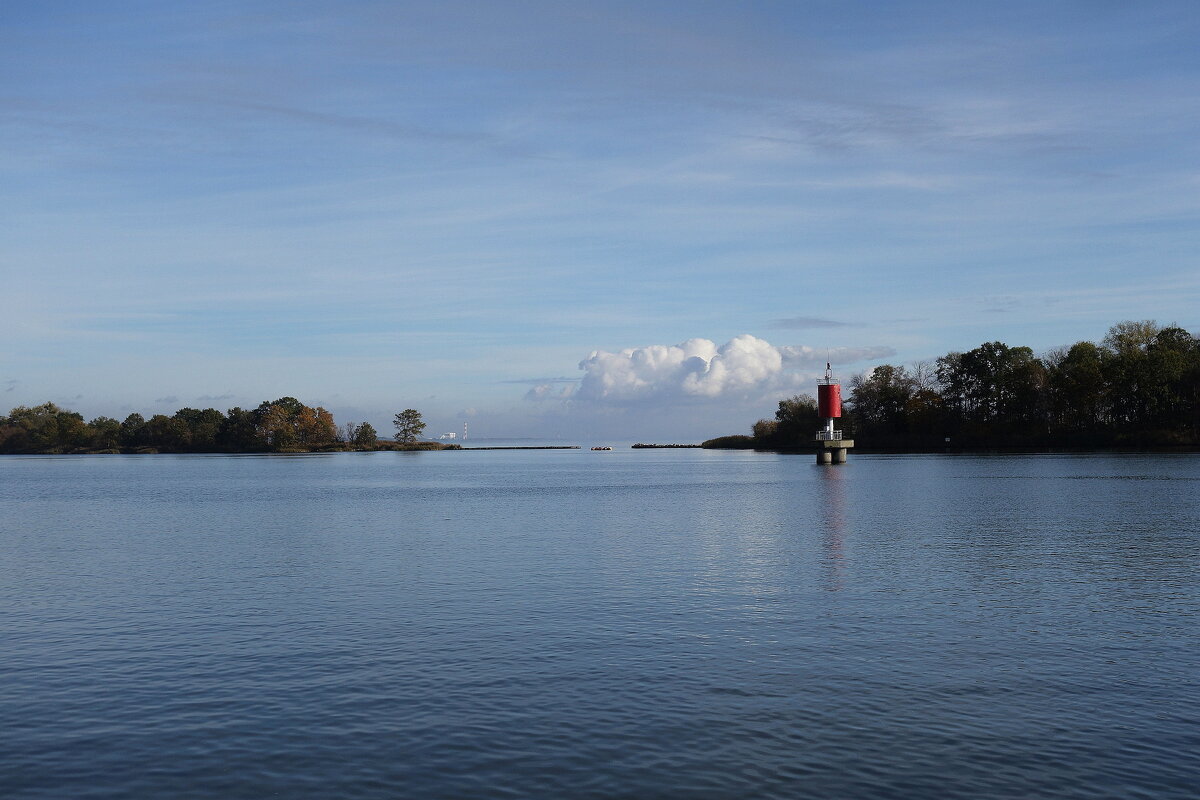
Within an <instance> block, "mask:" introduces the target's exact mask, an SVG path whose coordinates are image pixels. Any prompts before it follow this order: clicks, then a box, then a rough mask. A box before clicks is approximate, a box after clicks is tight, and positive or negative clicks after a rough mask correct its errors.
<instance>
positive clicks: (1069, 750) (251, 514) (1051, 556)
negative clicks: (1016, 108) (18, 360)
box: [0, 449, 1200, 798]
mask: <svg viewBox="0 0 1200 800" xmlns="http://www.w3.org/2000/svg"><path fill="white" fill-rule="evenodd" d="M0 509H2V511H0V554H2V561H0V654H2V655H0V795H4V796H6V797H21V798H24V797H29V798H32V797H38V798H42V797H45V798H62V797H78V798H87V797H96V798H99V797H104V798H115V797H189V798H190V797H194V798H257V797H273V796H274V797H287V798H307V797H312V798H317V797H366V798H374V797H379V798H390V797H413V798H461V797H580V798H591V797H596V798H601V797H605V798H607V797H628V798H654V797H680V798H725V797H730V798H733V797H779V798H785V797H786V798H795V797H870V798H929V797H939V798H993V797H994V798H1018V797H1020V798H1024V797H1069V798H1093V797H1097V798H1098V797H1111V798H1134V797H1147V798H1185V797H1186V798H1192V797H1195V796H1196V788H1195V787H1196V786H1198V785H1200V755H1198V754H1200V726H1198V723H1200V689H1198V687H1197V675H1198V674H1200V670H1198V668H1197V667H1198V665H1197V657H1196V653H1197V652H1200V626H1198V624H1197V623H1198V619H1197V610H1198V608H1200V602H1198V601H1200V458H1198V457H1196V456H1126V455H1120V456H1118V455H1102V456H1033V457H968V456H956V457H949V456H940V457H939V456H920V457H886V456H854V455H852V456H851V463H850V464H848V465H846V466H845V467H832V468H831V467H825V468H820V467H816V466H814V465H813V464H812V463H811V458H810V457H802V456H779V455H772V454H756V453H744V452H712V451H697V450H643V451H629V450H615V451H613V452H609V453H593V452H591V451H588V450H586V449H585V450H581V451H532V452H519V451H518V452H504V451H493V452H458V453H455V452H443V453H375V454H338V455H328V456H298V457H282V456H271V457H248V456H233V457H225V456H97V457H80V456H76V457H5V458H0Z"/></svg>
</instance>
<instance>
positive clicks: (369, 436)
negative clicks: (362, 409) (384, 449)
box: [352, 422, 379, 447]
mask: <svg viewBox="0 0 1200 800" xmlns="http://www.w3.org/2000/svg"><path fill="white" fill-rule="evenodd" d="M352 441H353V443H354V444H355V445H356V446H357V447H373V446H374V445H375V444H376V443H377V442H378V441H379V434H378V433H376V432H375V426H373V425H372V424H371V423H369V422H364V423H363V424H361V425H359V426H358V427H356V428H355V429H354V438H353V440H352Z"/></svg>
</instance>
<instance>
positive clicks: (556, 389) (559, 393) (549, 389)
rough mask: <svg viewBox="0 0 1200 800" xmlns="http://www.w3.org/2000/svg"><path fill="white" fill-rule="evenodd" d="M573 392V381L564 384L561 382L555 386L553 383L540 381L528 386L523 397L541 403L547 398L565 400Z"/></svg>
mask: <svg viewBox="0 0 1200 800" xmlns="http://www.w3.org/2000/svg"><path fill="white" fill-rule="evenodd" d="M574 393H575V384H574V382H572V383H569V384H567V385H565V386H562V385H561V384H560V385H559V386H556V385H555V384H553V383H540V384H538V385H537V386H531V387H530V389H529V391H528V392H526V393H525V399H526V400H528V401H529V402H531V403H543V402H546V401H547V400H567V399H569V398H570V397H571V395H573V394H574Z"/></svg>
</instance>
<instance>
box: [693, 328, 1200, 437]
mask: <svg viewBox="0 0 1200 800" xmlns="http://www.w3.org/2000/svg"><path fill="white" fill-rule="evenodd" d="M849 389H850V391H849V394H848V395H847V397H846V402H845V408H844V412H843V413H844V416H843V418H842V420H841V422H840V426H839V427H841V429H842V430H843V435H844V436H845V437H846V438H854V439H855V442H856V445H857V446H859V447H868V448H872V449H882V450H889V449H890V450H911V451H922V450H924V451H928V450H943V449H945V448H946V446H947V439H949V446H950V447H952V448H1006V447H1012V448H1023V447H1078V448H1095V447H1170V446H1185V447H1195V446H1200V339H1197V338H1196V337H1195V336H1193V335H1192V334H1191V333H1189V332H1188V331H1186V330H1184V329H1183V328H1180V327H1178V326H1175V325H1170V326H1165V327H1164V326H1160V325H1158V324H1157V323H1155V322H1153V321H1151V320H1144V321H1140V322H1134V321H1127V322H1120V323H1117V324H1116V325H1114V326H1112V328H1110V329H1109V331H1108V333H1107V335H1105V337H1104V338H1103V340H1101V341H1100V342H1099V343H1093V342H1086V341H1081V342H1076V343H1075V344H1073V345H1071V346H1069V347H1064V348H1059V349H1055V350H1051V351H1050V352H1048V353H1045V354H1043V355H1042V356H1040V357H1039V356H1037V355H1035V354H1034V351H1033V350H1032V349H1030V348H1028V347H1010V346H1009V345H1007V344H1005V343H1003V342H998V341H996V342H986V343H984V344H981V345H980V346H979V347H976V348H975V349H973V350H969V351H967V352H962V353H958V352H954V353H947V354H946V355H944V356H942V357H941V358H938V359H937V360H936V361H931V362H918V363H916V364H913V365H910V366H908V367H904V366H896V365H891V364H884V365H882V366H878V367H875V368H874V369H873V370H871V372H870V373H868V374H864V375H859V376H856V377H854V378H853V379H852V380H851V381H850V385H849ZM819 424H820V421H819V419H818V417H817V404H816V401H815V400H814V399H813V398H812V397H811V396H808V395H797V396H795V397H791V398H788V399H786V400H783V401H780V403H779V409H778V411H776V414H775V419H770V420H759V421H758V422H756V423H755V424H754V426H753V428H752V434H751V435H750V436H742V437H722V438H721V439H718V440H710V442H709V443H706V444H708V445H709V446H727V447H729V446H732V447H761V448H766V449H788V448H796V447H806V446H808V444H809V443H810V441H811V440H812V439H813V434H814V432H815V431H816V429H817V428H818V427H819Z"/></svg>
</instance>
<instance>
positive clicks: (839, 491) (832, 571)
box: [816, 465, 850, 592]
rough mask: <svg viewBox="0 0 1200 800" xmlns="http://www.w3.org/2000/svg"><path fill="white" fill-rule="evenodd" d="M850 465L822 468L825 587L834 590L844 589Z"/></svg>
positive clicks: (820, 486) (822, 536)
mask: <svg viewBox="0 0 1200 800" xmlns="http://www.w3.org/2000/svg"><path fill="white" fill-rule="evenodd" d="M848 469H850V467H849V465H845V466H836V467H821V468H819V469H817V470H816V472H817V475H818V476H819V479H818V481H817V484H818V489H817V491H818V496H819V498H820V505H819V509H820V514H819V516H818V519H819V521H820V525H821V563H822V566H823V567H824V571H825V587H826V588H827V589H829V590H830V591H832V592H836V591H838V590H839V589H841V588H842V572H843V570H844V569H845V566H846V502H847V501H846V485H845V484H846V475H845V472H846V470H848Z"/></svg>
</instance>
